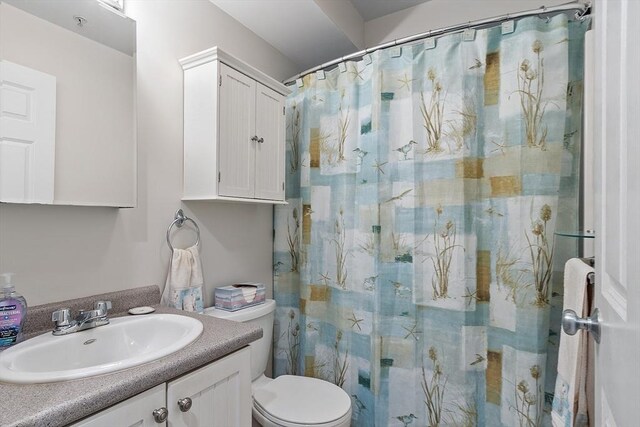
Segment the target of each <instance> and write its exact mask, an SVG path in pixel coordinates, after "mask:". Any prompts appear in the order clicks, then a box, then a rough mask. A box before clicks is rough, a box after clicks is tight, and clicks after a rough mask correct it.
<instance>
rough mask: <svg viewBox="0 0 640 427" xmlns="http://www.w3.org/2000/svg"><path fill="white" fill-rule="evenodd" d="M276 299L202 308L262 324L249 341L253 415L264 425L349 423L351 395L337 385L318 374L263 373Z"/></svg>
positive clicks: (338, 425)
mask: <svg viewBox="0 0 640 427" xmlns="http://www.w3.org/2000/svg"><path fill="white" fill-rule="evenodd" d="M275 309H276V302H275V301H274V300H269V299H268V300H266V302H265V303H264V304H261V305H257V306H254V307H249V308H245V309H242V310H238V311H235V312H229V311H224V310H218V309H216V308H213V307H211V308H207V309H205V311H204V312H205V314H207V315H209V316H214V317H218V318H221V319H227V320H233V321H236V322H244V323H250V324H255V325H257V326H260V327H262V334H263V335H262V338H260V339H259V340H257V341H254V342H252V343H251V344H249V347H250V352H251V381H252V382H251V394H252V396H253V418H254V420H255V421H257V422H258V423H259V424H260V425H261V426H263V427H349V426H350V425H351V399H350V398H349V395H348V394H347V393H346V392H345V391H344V390H342V389H341V388H340V387H338V386H336V385H334V384H331V383H329V382H327V381H323V380H320V379H317V378H309V377H301V376H294V375H281V376H279V377H277V378H275V379H271V378H268V377H266V376H265V375H264V372H265V370H266V369H267V362H268V358H269V351H270V349H271V343H272V337H273V319H274V315H275Z"/></svg>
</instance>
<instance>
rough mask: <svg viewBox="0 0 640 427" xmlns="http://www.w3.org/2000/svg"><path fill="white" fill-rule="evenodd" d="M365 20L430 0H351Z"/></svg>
mask: <svg viewBox="0 0 640 427" xmlns="http://www.w3.org/2000/svg"><path fill="white" fill-rule="evenodd" d="M349 1H351V3H352V4H353V5H354V6H355V8H356V10H357V11H358V13H359V14H360V16H362V18H363V19H364V20H365V21H371V20H372V19H376V18H380V17H381V16H384V15H389V14H390V13H394V12H397V11H399V10H404V9H408V8H410V7H413V6H416V5H418V4H420V3H425V2H427V1H428V0H349Z"/></svg>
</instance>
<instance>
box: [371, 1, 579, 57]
mask: <svg viewBox="0 0 640 427" xmlns="http://www.w3.org/2000/svg"><path fill="white" fill-rule="evenodd" d="M568 1H569V0H481V1H480V0H431V1H428V2H426V3H422V4H419V5H417V6H414V7H411V8H409V9H405V10H401V11H399V12H396V13H392V14H390V15H386V16H383V17H380V18H378V19H372V20H371V21H368V22H365V24H364V41H365V44H366V45H367V47H373V46H376V45H378V44H380V43H384V42H388V41H392V40H395V39H399V38H402V37H407V36H411V35H414V34H418V33H423V32H425V31H429V30H435V29H437V28H442V27H447V26H450V25H456V24H460V23H462V22H468V21H474V20H477V19H483V18H490V17H493V16H499V15H504V14H506V13H512V12H520V11H523V10H531V9H537V8H539V7H540V6H542V5H544V6H547V7H548V6H557V5H559V4H563V3H567V2H568Z"/></svg>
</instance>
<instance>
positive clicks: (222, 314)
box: [204, 299, 276, 322]
mask: <svg viewBox="0 0 640 427" xmlns="http://www.w3.org/2000/svg"><path fill="white" fill-rule="evenodd" d="M275 309H276V302H275V301H274V300H272V299H267V300H265V302H264V304H258V305H254V306H251V307H247V308H242V309H240V310H237V311H226V310H220V309H218V308H215V307H209V308H205V309H204V314H206V315H208V316H213V317H218V318H220V319H226V320H233V321H234V322H246V321H248V320H254V319H257V318H259V317H262V316H266V315H268V314H270V313H272V312H273V311H275Z"/></svg>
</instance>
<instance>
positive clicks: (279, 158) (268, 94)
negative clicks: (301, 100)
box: [255, 83, 285, 200]
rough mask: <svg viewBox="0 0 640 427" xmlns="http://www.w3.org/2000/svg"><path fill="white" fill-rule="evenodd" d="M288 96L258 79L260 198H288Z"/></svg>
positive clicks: (257, 186)
mask: <svg viewBox="0 0 640 427" xmlns="http://www.w3.org/2000/svg"><path fill="white" fill-rule="evenodd" d="M283 115H284V97H283V96H282V95H280V94H279V93H277V92H275V91H273V90H271V89H269V88H267V87H266V86H263V85H262V84H260V83H257V89H256V134H257V135H258V137H259V138H262V140H263V142H261V143H258V144H256V192H255V197H256V198H258V199H272V200H284V169H285V166H284V162H285V150H284V140H285V134H284V117H283Z"/></svg>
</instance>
